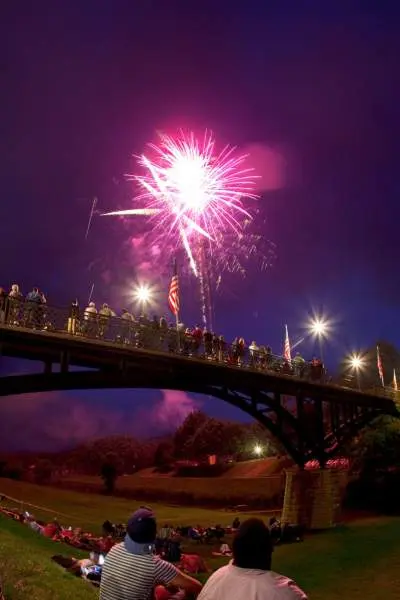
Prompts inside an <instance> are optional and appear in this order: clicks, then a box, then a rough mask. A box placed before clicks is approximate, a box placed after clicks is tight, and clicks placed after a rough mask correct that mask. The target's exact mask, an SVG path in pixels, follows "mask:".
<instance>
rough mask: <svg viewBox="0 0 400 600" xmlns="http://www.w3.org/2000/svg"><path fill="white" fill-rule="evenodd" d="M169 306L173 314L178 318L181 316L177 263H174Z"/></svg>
mask: <svg viewBox="0 0 400 600" xmlns="http://www.w3.org/2000/svg"><path fill="white" fill-rule="evenodd" d="M168 304H169V308H170V311H171V312H172V314H174V315H175V316H177V315H178V314H179V307H180V304H179V279H178V271H177V267H176V262H175V263H174V274H173V275H172V279H171V283H170V285H169V292H168Z"/></svg>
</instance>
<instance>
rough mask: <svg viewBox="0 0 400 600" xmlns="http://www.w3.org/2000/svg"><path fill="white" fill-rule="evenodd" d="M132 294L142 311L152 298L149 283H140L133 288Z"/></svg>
mask: <svg viewBox="0 0 400 600" xmlns="http://www.w3.org/2000/svg"><path fill="white" fill-rule="evenodd" d="M133 296H134V299H135V300H136V302H138V303H139V304H140V306H141V309H142V311H143V309H144V307H145V306H146V305H147V304H149V303H150V302H151V301H152V300H153V290H152V288H151V287H150V286H149V285H145V284H141V285H138V286H137V287H136V288H135V289H134V291H133Z"/></svg>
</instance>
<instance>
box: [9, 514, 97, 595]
mask: <svg viewBox="0 0 400 600" xmlns="http://www.w3.org/2000/svg"><path fill="white" fill-rule="evenodd" d="M54 554H64V555H65V556H74V557H75V558H78V557H81V556H83V554H82V553H80V552H79V550H75V549H73V548H70V547H69V546H64V545H63V544H55V543H54V542H52V541H51V540H48V539H46V538H44V537H42V536H39V535H37V534H35V533H34V532H32V531H31V530H30V529H28V527H25V526H23V525H21V524H20V523H17V522H16V521H12V520H10V519H7V518H5V517H3V516H2V515H0V575H1V577H2V581H3V587H4V590H3V591H4V594H5V597H6V599H7V600H70V599H71V598H74V600H91V599H92V598H93V600H94V599H95V598H98V591H97V590H96V589H95V588H94V587H92V586H91V585H90V584H88V583H86V582H83V581H81V580H79V579H78V578H76V577H74V576H72V575H70V574H69V573H67V572H66V571H65V570H64V569H62V568H61V567H59V566H58V565H56V564H55V563H54V562H53V561H52V560H51V557H52V556H53V555H54Z"/></svg>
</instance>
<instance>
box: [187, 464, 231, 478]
mask: <svg viewBox="0 0 400 600" xmlns="http://www.w3.org/2000/svg"><path fill="white" fill-rule="evenodd" d="M230 468H231V465H229V464H222V463H221V464H216V465H207V464H206V465H200V466H198V467H193V466H190V465H185V466H180V467H178V468H177V469H176V473H175V475H176V477H219V476H220V475H222V474H223V473H226V471H228V470H229V469H230Z"/></svg>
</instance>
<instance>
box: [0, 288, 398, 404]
mask: <svg viewBox="0 0 400 600" xmlns="http://www.w3.org/2000/svg"><path fill="white" fill-rule="evenodd" d="M0 324H3V325H6V326H7V327H10V328H24V329H29V330H32V331H34V330H36V331H43V332H45V331H48V332H53V333H57V334H63V335H65V336H68V337H75V338H77V339H79V338H84V339H93V340H97V341H104V342H108V343H112V344H116V345H119V346H124V347H126V348H131V349H132V350H134V349H138V348H140V349H144V350H153V351H158V352H164V353H174V354H180V355H182V356H186V357H190V358H193V359H202V360H209V361H215V362H218V363H220V364H224V365H227V366H231V367H236V368H247V369H253V370H255V371H265V372H270V373H274V374H277V375H284V376H288V377H295V378H299V379H307V380H309V381H312V382H316V383H318V382H320V383H325V384H331V385H336V384H335V383H334V382H333V381H332V380H331V378H328V376H327V374H326V371H325V369H324V367H323V365H322V364H321V363H319V362H317V363H313V362H311V361H310V362H307V361H304V360H303V359H300V358H296V357H294V358H293V359H292V361H290V362H289V361H287V360H285V358H284V357H283V356H278V355H276V354H272V352H271V351H270V349H269V348H268V347H265V346H259V347H252V346H251V345H250V346H242V345H240V344H238V343H235V342H234V343H228V342H226V341H225V340H224V339H223V337H222V336H219V337H218V336H212V335H209V336H208V337H207V336H203V335H201V336H199V337H197V336H194V335H193V334H192V333H190V332H188V330H186V331H185V330H184V329H182V330H179V331H177V329H176V327H175V326H168V325H167V323H164V324H162V323H161V324H160V322H159V321H158V320H157V321H156V320H153V321H151V320H149V319H147V318H146V317H145V316H141V317H138V318H136V319H134V320H130V319H129V318H128V316H127V315H125V316H120V317H118V316H116V315H111V316H110V315H107V314H101V313H100V312H99V313H89V312H88V311H87V310H86V309H85V310H82V309H81V310H79V309H78V308H77V307H69V308H60V307H54V306H49V305H47V304H37V303H34V302H27V301H23V300H14V299H10V298H8V299H7V300H6V302H5V303H4V304H3V306H2V308H1V306H0ZM363 391H367V392H368V391H370V392H371V393H373V394H374V395H377V391H376V390H363ZM393 392H394V391H393V390H392V389H383V388H382V389H381V390H380V392H379V395H382V396H388V397H390V398H393V399H394V394H393Z"/></svg>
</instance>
